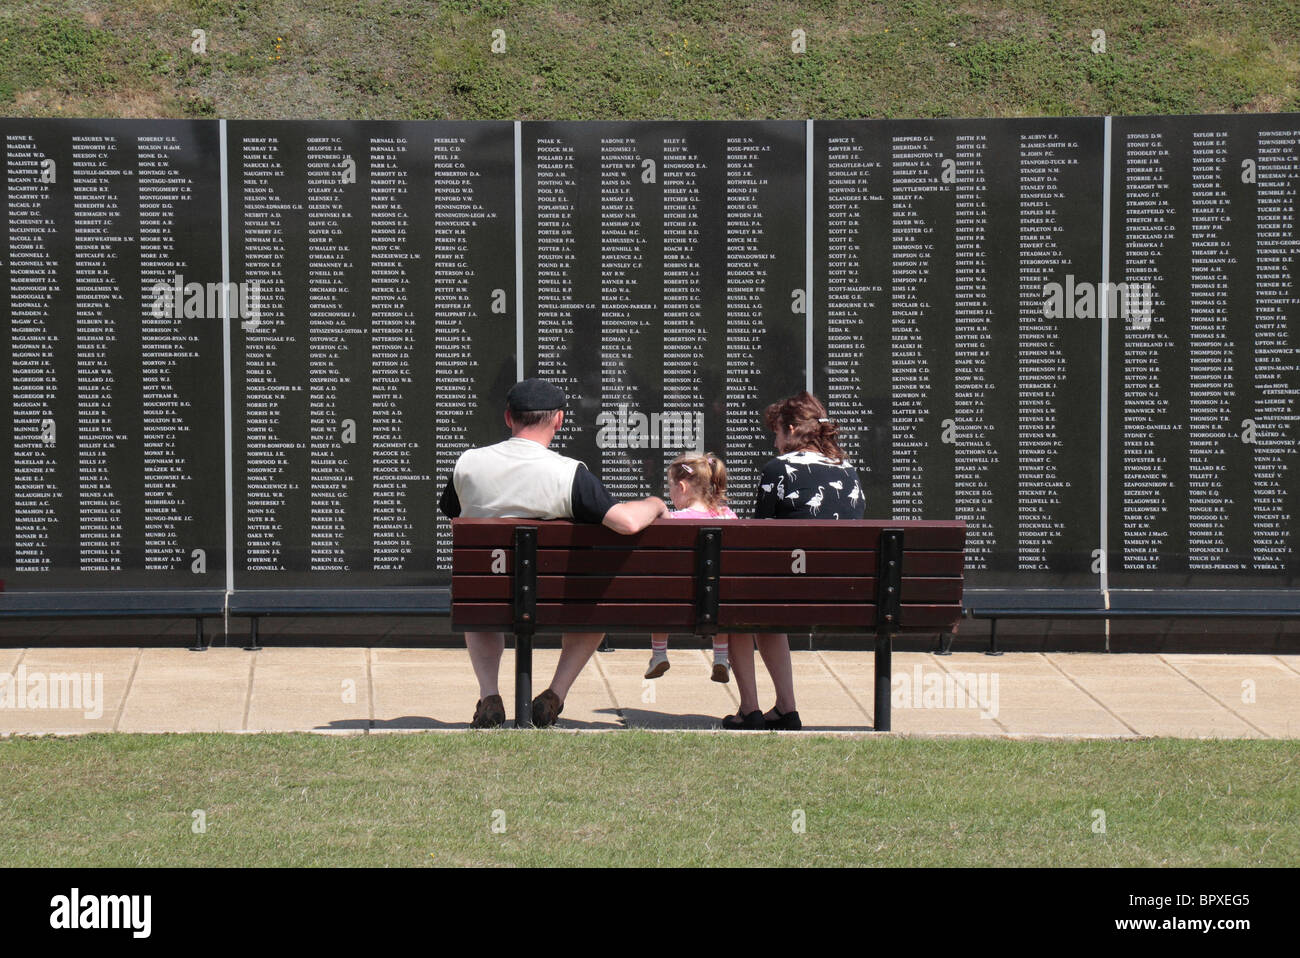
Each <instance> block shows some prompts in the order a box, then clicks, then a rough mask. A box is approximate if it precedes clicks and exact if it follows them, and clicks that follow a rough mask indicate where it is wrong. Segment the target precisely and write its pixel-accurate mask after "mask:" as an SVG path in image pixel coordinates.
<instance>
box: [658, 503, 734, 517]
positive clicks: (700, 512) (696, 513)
mask: <svg viewBox="0 0 1300 958" xmlns="http://www.w3.org/2000/svg"><path fill="white" fill-rule="evenodd" d="M668 518H669V519H739V518H740V516H738V515H736V514H735V513H734V512H732V511H731V510H730V509H728V508H727V507H726V506H723V507H722V508H721V509H719V510H718V511H717V512H710V511H709V510H708V509H678V510H677V511H676V512H670V513H668Z"/></svg>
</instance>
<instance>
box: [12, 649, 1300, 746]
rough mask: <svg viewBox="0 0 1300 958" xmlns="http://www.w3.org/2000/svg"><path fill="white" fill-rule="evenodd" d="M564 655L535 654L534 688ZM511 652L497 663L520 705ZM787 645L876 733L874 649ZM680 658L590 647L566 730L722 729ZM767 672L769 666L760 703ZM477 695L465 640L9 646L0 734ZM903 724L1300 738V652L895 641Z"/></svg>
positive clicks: (805, 706)
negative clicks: (443, 643)
mask: <svg viewBox="0 0 1300 958" xmlns="http://www.w3.org/2000/svg"><path fill="white" fill-rule="evenodd" d="M558 654H559V653H558V652H556V651H553V650H539V651H537V652H535V653H534V692H537V691H540V690H541V689H542V688H545V684H546V680H547V679H549V677H550V675H551V673H552V671H553V670H554V667H555V659H556V657H557V655H558ZM512 655H513V653H512V652H511V651H509V650H507V651H506V657H505V659H504V660H503V666H502V675H501V678H502V681H503V685H502V694H503V697H504V699H505V701H506V703H507V710H508V711H510V712H513V678H514V676H513V672H512V668H513V659H512ZM793 656H794V669H795V687H796V689H797V691H798V695H799V712H800V715H801V716H802V718H803V721H804V726H805V728H806V729H811V730H817V731H830V732H866V731H869V730H870V729H871V727H872V687H873V674H874V672H873V656H872V654H871V653H868V652H794V653H793ZM670 658H671V662H672V668H671V669H670V671H669V672H668V673H667V674H666V675H665V676H663V677H662V678H660V679H657V680H655V681H653V682H648V681H646V680H644V679H643V678H642V673H643V671H644V669H645V664H646V661H647V659H648V653H647V652H642V651H630V650H621V651H616V652H606V653H598V654H597V655H595V656H594V657H593V660H592V663H593V664H592V665H590V666H588V668H587V669H586V670H585V671H584V672H583V674H582V676H581V677H580V678H579V679H578V682H577V683H576V685H575V686H574V688H573V689H572V691H571V692H570V694H569V699H568V701H567V702H566V703H565V710H564V715H563V716H561V719H560V727H562V728H571V729H620V728H648V729H715V728H717V720H718V718H719V717H720V716H722V715H725V714H728V713H731V712H734V711H736V706H737V699H736V693H735V685H734V681H733V683H732V684H727V685H722V684H719V683H715V682H711V681H709V679H708V674H709V658H708V654H707V653H706V652H703V651H700V650H698V649H684V650H677V649H674V650H673V651H672V652H671V653H670ZM963 674H965V676H966V677H965V678H962V675H963ZM52 676H64V677H70V678H65V679H63V680H60V679H52V678H51V677H52ZM766 679H767V677H766V674H765V673H764V672H763V670H762V668H761V665H760V668H759V681H760V691H761V696H762V698H761V701H762V702H763V703H764V706H765V707H766V706H768V705H770V704H771V702H772V701H773V695H772V691H771V685H770V683H768V682H767V680H766ZM74 680H75V681H74ZM97 690H98V691H97ZM75 692H81V693H82V695H83V698H82V699H81V700H80V701H78V700H77V699H75V698H70V697H69V696H70V695H72V694H74V693H75ZM476 697H477V694H476V686H475V684H474V680H473V673H472V671H471V669H470V666H469V661H468V658H467V657H466V655H465V653H464V651H462V650H456V649H365V648H345V649H329V648H325V649H322V648H279V649H277V648H267V649H263V650H261V651H258V652H245V651H243V650H241V649H229V648H212V649H208V650H207V651H206V652H188V651H184V650H180V649H159V648H145V649H51V648H33V649H26V650H23V649H5V650H0V735H9V734H15V733H16V734H33V733H51V732H52V733H76V732H98V731H110V730H112V731H119V732H192V731H227V732H233V731H239V732H254V731H314V732H342V733H353V734H355V733H358V732H361V733H364V732H382V731H405V730H428V729H463V728H465V727H466V725H467V723H468V721H469V717H470V715H471V714H472V713H473V710H474V700H475V699H476ZM68 705H72V706H73V707H71V708H69V707H66V706H68ZM55 706H63V707H58V708H56V707H55ZM893 724H894V732H895V733H901V734H919V735H982V736H994V737H1020V736H1027V737H1034V736H1067V737H1084V738H1132V737H1140V736H1150V735H1159V736H1180V737H1226V738H1300V656H1275V655H1103V654H1083V653H1059V654H1041V653H1008V654H1006V655H1004V656H1001V657H997V658H992V657H988V656H985V655H982V654H980V653H974V652H968V653H957V654H954V655H952V656H947V657H939V656H934V655H931V654H928V653H901V652H896V653H895V654H894V708H893Z"/></svg>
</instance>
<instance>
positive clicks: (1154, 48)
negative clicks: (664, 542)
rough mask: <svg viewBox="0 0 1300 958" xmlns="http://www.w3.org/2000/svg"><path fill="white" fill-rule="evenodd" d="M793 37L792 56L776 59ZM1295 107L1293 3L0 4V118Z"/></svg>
mask: <svg viewBox="0 0 1300 958" xmlns="http://www.w3.org/2000/svg"><path fill="white" fill-rule="evenodd" d="M194 29H202V30H204V31H206V35H207V52H206V54H205V55H202V56H200V55H197V54H195V53H193V52H191V50H190V44H191V42H192V41H191V31H192V30H194ZM498 29H500V30H503V31H504V32H505V42H506V50H505V52H504V53H500V54H497V53H493V52H492V50H491V44H492V32H493V31H494V30H498ZM796 29H801V30H803V31H805V34H806V36H807V50H806V52H804V53H802V54H796V53H793V52H792V51H791V42H792V41H791V33H792V31H793V30H796ZM1097 29H1100V30H1104V31H1105V34H1106V51H1105V52H1104V53H1100V54H1098V53H1094V52H1092V49H1091V46H1092V44H1093V36H1092V33H1093V31H1094V30H1097ZM1297 109H1300V4H1297V3H1295V2H1294V0H1252V2H1249V3H1241V2H1239V0H1198V2H1196V3H1185V2H1175V0H1107V2H1098V0H1008V2H1002V3H994V2H988V0H967V2H962V3H949V2H946V0H903V2H898V0H879V2H862V0H824V2H807V0H805V2H796V0H697V2H684V0H575V2H563V3H557V2H552V0H515V2H506V0H450V2H441V3H437V2H432V3H431V2H428V0H366V2H362V3H358V2H357V0H312V2H310V3H308V2H304V0H182V2H176V3H163V2H160V0H16V2H9V3H6V4H5V5H4V9H3V10H0V114H6V115H16V116H144V117H176V116H197V117H206V116H223V117H230V118H241V117H268V118H281V117H283V118H347V119H376V118H391V119H438V118H447V119H473V120H477V119H492V118H507V119H664V118H671V119H744V118H806V117H813V118H833V117H899V116H912V117H932V116H1032V115H1049V116H1054V115H1079V114H1104V113H1113V114H1137V113H1213V112H1230V111H1252V112H1275V111H1284V110H1297Z"/></svg>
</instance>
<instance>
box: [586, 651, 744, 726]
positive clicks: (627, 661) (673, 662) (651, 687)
mask: <svg viewBox="0 0 1300 958" xmlns="http://www.w3.org/2000/svg"><path fill="white" fill-rule="evenodd" d="M592 660H593V661H594V662H595V664H596V666H597V668H599V669H600V671H601V674H602V675H603V676H604V679H605V682H606V683H607V684H608V686H609V689H610V693H611V696H612V698H613V700H614V702H615V704H616V705H617V707H618V708H619V710H620V711H621V712H622V715H623V719H624V721H625V722H626V724H627V725H628V727H630V728H662V729H666V728H677V729H702V728H713V727H716V726H717V724H718V720H719V719H721V718H722V716H724V715H731V714H734V713H735V711H736V708H737V707H738V704H739V701H740V699H739V698H738V696H737V695H736V691H735V688H736V685H735V678H734V676H733V677H732V678H731V681H730V682H728V683H726V684H724V683H721V682H714V681H713V680H712V679H711V678H710V677H709V676H710V675H711V674H712V672H713V653H712V652H707V651H705V650H703V649H669V650H668V662H669V669H668V671H667V672H666V673H664V674H663V675H662V676H661V677H659V678H657V679H647V678H646V677H645V670H646V666H647V665H648V664H649V662H650V650H649V649H645V650H642V651H637V650H633V649H621V650H619V651H617V652H597V653H596V654H595V655H594V656H592ZM565 714H566V715H567V714H568V706H567V705H566V706H565Z"/></svg>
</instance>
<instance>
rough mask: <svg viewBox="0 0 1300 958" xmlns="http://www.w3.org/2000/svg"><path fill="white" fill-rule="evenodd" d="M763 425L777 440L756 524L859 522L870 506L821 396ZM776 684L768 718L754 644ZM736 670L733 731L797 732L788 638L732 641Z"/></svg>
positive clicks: (777, 411)
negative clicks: (737, 696) (737, 705)
mask: <svg viewBox="0 0 1300 958" xmlns="http://www.w3.org/2000/svg"><path fill="white" fill-rule="evenodd" d="M764 417H765V419H766V422H767V428H768V429H770V430H772V432H773V433H774V434H775V440H776V451H777V452H778V453H779V455H778V456H777V458H775V459H773V460H771V461H770V462H768V463H767V465H765V466H764V467H763V471H762V474H761V475H760V477H759V491H758V500H757V502H756V504H755V506H754V517H755V518H756V519H861V518H862V516H863V513H864V512H865V511H866V500H865V497H864V496H863V494H862V485H861V483H860V482H859V481H858V473H857V470H855V469H854V468H853V466H852V465H850V464H849V461H848V459H846V458H845V456H844V450H843V449H841V448H840V446H839V443H838V442H837V441H836V436H837V435H838V434H839V426H837V425H836V424H835V423H834V422H832V421H831V419H830V418H829V417H828V416H827V415H826V407H825V406H823V405H822V404H821V403H820V402H819V401H818V399H817V397H816V396H814V395H812V394H811V393H809V392H806V391H805V392H801V393H799V394H798V395H796V396H791V397H790V398H789V399H786V400H784V401H783V402H778V403H773V404H772V405H770V406H768V407H767V409H766V411H765V413H764ZM755 641H757V644H758V651H759V654H760V655H762V657H763V664H764V665H765V666H766V667H767V671H768V674H769V675H771V676H772V684H773V685H774V686H776V705H774V706H773V707H772V710H771V711H770V712H768V713H767V714H766V715H764V714H763V713H762V712H761V711H759V706H758V684H757V679H756V678H755V675H754V643H755ZM730 653H731V654H730V659H731V670H732V672H733V673H734V674H735V676H736V690H737V691H738V692H739V693H740V710H739V712H738V713H737V714H736V715H728V716H727V717H726V718H724V719H723V720H722V727H723V728H728V729H762V728H767V729H789V730H794V729H800V728H802V727H803V723H802V722H801V721H800V720H799V713H798V711H797V710H796V709H795V700H794V670H793V667H792V666H791V663H790V637H789V636H788V635H786V634H784V633H760V634H759V635H758V636H757V637H756V638H755V637H751V636H750V635H747V634H743V633H742V634H733V635H732V636H731V648H730Z"/></svg>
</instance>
